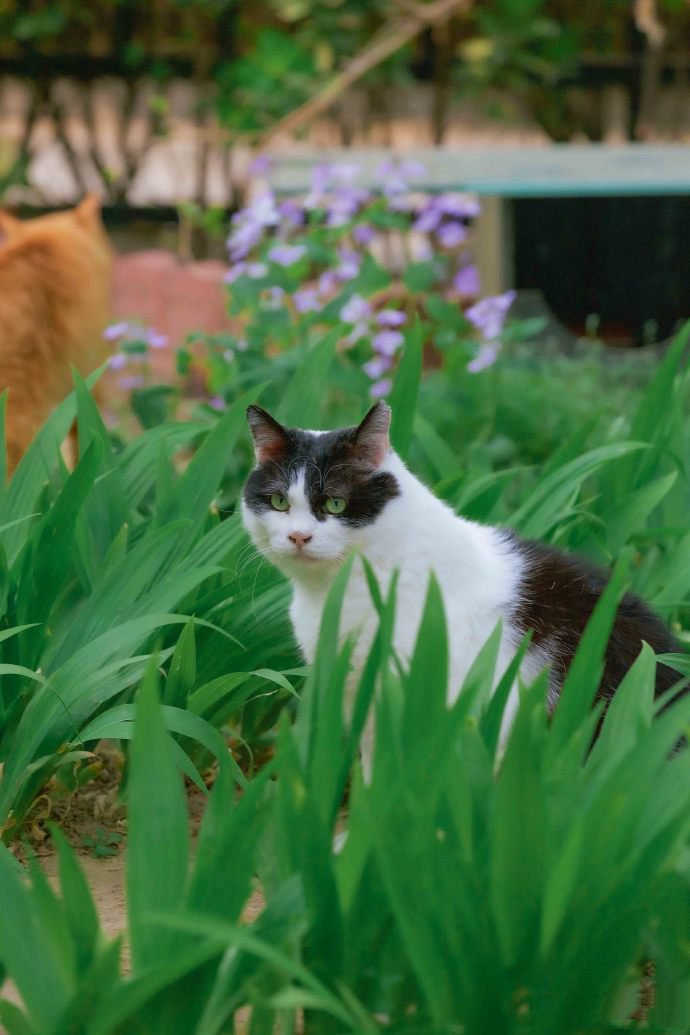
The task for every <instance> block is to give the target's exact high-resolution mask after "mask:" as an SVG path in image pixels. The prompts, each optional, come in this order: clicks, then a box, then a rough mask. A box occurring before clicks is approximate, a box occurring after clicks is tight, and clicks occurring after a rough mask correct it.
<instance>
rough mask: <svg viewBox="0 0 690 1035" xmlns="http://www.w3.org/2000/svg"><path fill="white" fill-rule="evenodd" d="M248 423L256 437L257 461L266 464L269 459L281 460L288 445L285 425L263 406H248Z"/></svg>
mask: <svg viewBox="0 0 690 1035" xmlns="http://www.w3.org/2000/svg"><path fill="white" fill-rule="evenodd" d="M247 423H248V424H249V430H250V431H251V433H252V436H253V438H254V445H255V447H256V459H257V462H258V463H260V464H265V463H266V462H267V461H271V460H280V459H281V457H282V456H284V454H285V452H286V450H287V446H288V441H287V432H286V430H285V428H284V427H283V425H282V424H279V423H278V421H277V420H275V419H274V418H273V417H272V416H271V415H270V413H268V412H267V411H266V410H264V409H262V408H261V406H248V407H247Z"/></svg>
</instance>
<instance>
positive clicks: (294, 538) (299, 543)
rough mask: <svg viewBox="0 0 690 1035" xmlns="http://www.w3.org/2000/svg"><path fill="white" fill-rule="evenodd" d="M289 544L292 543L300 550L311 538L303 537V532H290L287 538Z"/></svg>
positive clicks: (308, 536)
mask: <svg viewBox="0 0 690 1035" xmlns="http://www.w3.org/2000/svg"><path fill="white" fill-rule="evenodd" d="M288 539H289V540H290V542H291V543H294V544H295V546H296V547H297V549H298V550H301V549H302V547H303V546H306V545H307V543H310V542H311V539H312V537H311V536H310V535H305V534H304V532H291V533H290V535H289V536H288Z"/></svg>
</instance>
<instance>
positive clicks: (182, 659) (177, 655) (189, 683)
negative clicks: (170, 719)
mask: <svg viewBox="0 0 690 1035" xmlns="http://www.w3.org/2000/svg"><path fill="white" fill-rule="evenodd" d="M195 679H196V649H195V645H194V619H193V618H190V619H189V621H188V622H187V624H186V625H185V627H184V629H183V630H182V632H181V633H180V637H179V639H178V641H177V646H176V647H175V651H174V653H173V656H172V660H171V662H170V671H169V672H168V678H167V679H166V681H165V684H164V686H163V701H164V702H165V704H171V705H174V706H175V707H177V708H184V706H185V704H186V702H187V698H188V697H189V694H190V692H191V690H192V687H193V686H194V680H195Z"/></svg>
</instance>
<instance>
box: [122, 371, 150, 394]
mask: <svg viewBox="0 0 690 1035" xmlns="http://www.w3.org/2000/svg"><path fill="white" fill-rule="evenodd" d="M143 383H144V378H143V377H142V376H141V375H140V374H132V375H131V376H129V377H121V378H120V381H119V384H120V388H124V390H125V391H126V392H130V391H131V390H132V389H133V388H141V386H142V385H143Z"/></svg>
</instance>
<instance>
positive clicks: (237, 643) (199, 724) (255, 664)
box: [0, 380, 298, 837]
mask: <svg viewBox="0 0 690 1035" xmlns="http://www.w3.org/2000/svg"><path fill="white" fill-rule="evenodd" d="M246 401H247V400H239V401H238V403H237V405H236V406H234V407H233V408H231V409H230V410H229V411H228V412H227V413H226V414H225V415H224V417H223V418H222V420H220V421H218V423H217V424H215V426H213V427H212V428H210V429H209V427H208V426H206V427H204V426H203V425H202V426H199V425H194V424H187V425H175V424H170V425H166V426H164V427H160V428H155V429H152V430H150V431H148V432H145V433H144V434H143V435H142V436H141V437H140V438H138V439H136V440H135V441H134V442H133V443H132V444H131V445H129V446H127V447H126V448H124V449H123V450H122V451H120V452H117V453H116V452H115V451H114V450H113V447H112V446H111V442H110V438H109V436H108V434H107V432H106V430H105V428H104V427H103V424H102V422H101V418H100V416H99V414H98V411H97V409H96V407H95V405H94V403H93V400H92V398H91V396H90V394H89V392H88V389H87V388H86V386H85V385H84V383H83V382H81V381H79V380H77V384H76V388H75V393H74V395H73V396H72V397H71V398H70V399H68V400H66V401H65V402H64V403H63V404H62V405H61V406H60V407H59V408H58V410H57V411H56V412H55V413H54V415H53V416H52V417H51V418H50V420H49V421H48V423H47V424H46V425H45V426H44V428H43V429H42V431H41V432H40V434H39V436H38V437H37V439H36V440H35V442H34V443H33V445H32V446H31V448H30V450H29V452H28V453H27V454H26V456H25V457H24V459H23V460H22V462H21V464H20V465H19V467H18V469H17V471H16V473H15V475H14V477H13V479H12V481H11V482H10V484H9V485H7V486H5V488H4V489H3V490H2V494H1V495H0V526H2V527H1V528H0V611H1V614H2V618H1V620H0V651H1V656H2V662H1V663H0V761H2V763H3V771H2V778H1V779H0V830H4V834H5V836H6V837H11V836H12V835H13V833H15V832H16V830H17V829H18V826H19V824H20V822H21V820H22V817H23V816H24V815H25V813H26V810H27V809H28V808H29V807H30V805H31V802H32V800H33V798H34V796H35V794H36V793H37V791H38V790H39V789H40V788H41V786H42V785H43V784H44V783H45V781H46V780H47V779H48V778H49V777H51V776H52V775H53V774H54V773H55V772H56V771H57V770H58V769H59V768H61V767H63V766H74V765H75V764H78V763H79V762H80V760H82V759H83V758H84V757H85V748H90V747H91V746H92V745H93V743H95V741H96V740H98V739H99V738H101V737H103V736H110V737H118V738H123V739H126V738H127V737H128V736H129V735H130V732H131V718H132V716H131V705H130V704H129V703H128V702H130V701H131V697H132V693H133V692H134V689H135V688H136V686H137V685H138V684H139V682H140V681H141V678H142V674H143V672H144V670H145V668H146V665H147V664H148V662H149V659H150V657H151V656H152V655H153V656H155V657H156V659H157V661H158V663H159V664H162V665H165V666H166V670H167V671H168V673H169V678H168V682H167V684H166V693H165V701H166V705H167V709H166V717H167V721H168V723H169V725H170V728H171V729H175V730H176V731H177V732H178V733H179V734H184V735H186V737H188V738H192V739H193V740H196V741H198V742H200V743H201V744H203V745H204V746H205V748H206V749H208V750H210V751H211V752H212V753H213V754H215V755H218V754H219V753H221V752H222V751H223V750H224V745H223V740H222V738H220V737H219V735H218V733H217V732H216V729H215V727H216V726H218V725H219V724H220V723H221V722H222V721H225V720H226V719H228V718H229V717H230V716H231V715H233V714H235V713H237V711H238V710H239V709H240V708H242V706H243V705H244V703H245V702H246V701H247V700H248V698H250V697H252V696H253V695H256V694H257V692H258V691H259V690H261V691H262V692H270V693H272V694H274V692H275V691H277V689H278V688H283V687H287V690H286V689H280V694H281V695H282V696H283V697H285V696H287V694H288V691H289V690H290V691H291V690H292V687H291V684H290V682H289V679H288V678H287V677H286V676H285V675H283V674H282V673H281V672H276V671H275V669H276V668H277V667H280V668H281V669H286V670H290V668H291V667H292V666H294V665H295V663H296V662H297V661H298V659H297V658H296V656H295V655H294V650H293V647H292V642H291V639H290V637H289V631H288V629H287V625H286V619H285V614H284V610H285V606H284V605H285V590H284V587H283V586H282V585H280V584H279V583H278V580H277V579H276V577H275V576H274V575H271V574H270V573H268V572H259V571H257V570H256V565H253V566H252V570H251V571H250V572H247V571H246V570H245V566H246V562H247V560H248V557H247V544H246V540H245V537H244V534H243V532H242V529H241V527H240V525H239V522H238V520H237V518H236V517H235V518H230V519H229V520H227V521H221V519H220V515H219V514H218V512H217V508H216V507H215V506H214V495H215V493H216V490H217V487H218V485H219V483H220V481H221V478H222V476H223V472H224V470H225V467H226V463H227V457H228V455H229V454H231V453H232V450H233V448H234V445H235V442H236V441H237V438H238V437H239V435H240V433H241V431H242V430H243V425H244V409H245V406H246ZM75 412H76V415H77V419H78V422H79V441H80V454H81V455H80V460H79V463H78V464H77V466H76V468H75V469H74V471H73V472H71V473H69V472H67V470H66V469H65V467H64V464H62V462H61V460H60V457H59V444H60V442H61V440H62V438H63V437H64V434H65V432H66V430H67V429H68V427H69V424H70V422H71V421H72V419H73V417H74V414H75ZM190 443H194V444H195V445H196V446H197V448H196V451H195V452H194V454H193V457H192V459H191V461H190V462H189V463H188V465H187V466H186V468H185V469H184V471H183V472H182V473H180V474H178V473H177V472H176V471H175V468H174V466H173V464H172V462H171V457H172V454H173V452H174V451H175V450H176V449H179V448H180V446H185V445H188V444H190ZM190 616H194V618H193V621H191V618H190ZM180 633H181V635H180ZM267 634H268V636H267ZM178 636H179V637H180V638H179V642H178V645H177V647H175V641H176V640H177V638H178ZM264 710H265V709H264ZM180 762H181V764H183V765H184V766H185V768H186V770H187V772H188V773H189V774H190V775H191V776H192V777H193V778H195V779H197V781H198V782H200V780H199V777H198V774H196V771H195V768H194V765H193V763H192V762H191V760H189V759H188V758H187V756H186V755H185V753H184V752H181V753H180Z"/></svg>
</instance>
